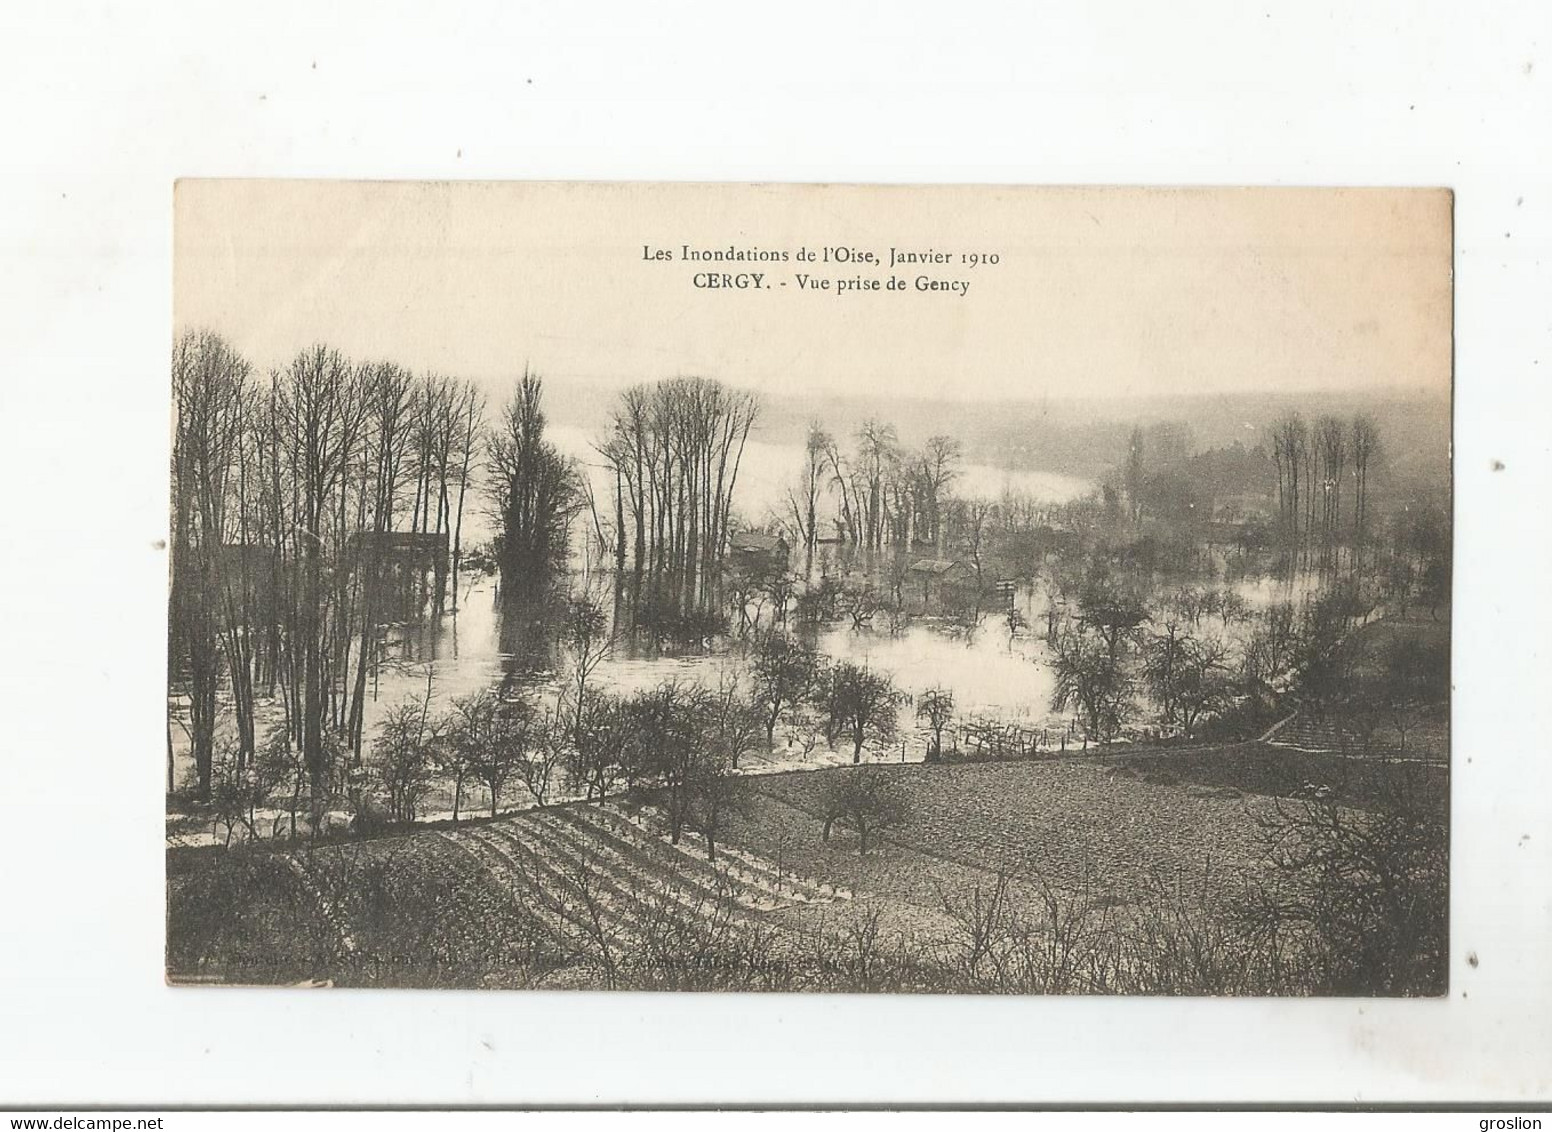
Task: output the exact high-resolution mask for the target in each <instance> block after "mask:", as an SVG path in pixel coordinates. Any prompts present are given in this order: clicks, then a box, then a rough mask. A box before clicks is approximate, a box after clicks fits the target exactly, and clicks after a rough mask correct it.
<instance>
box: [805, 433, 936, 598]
mask: <svg viewBox="0 0 1552 1132" xmlns="http://www.w3.org/2000/svg"><path fill="white" fill-rule="evenodd" d="M805 452H806V454H807V459H806V461H805V463H804V467H803V471H802V474H801V477H800V481H799V485H798V488H797V490H796V491H792V490H789V491H788V494H787V508H788V513H787V514H786V515H785V516H784V517H783V521H784V522H786V523H790V524H791V526H792V527H793V529H794V530H795V531H796V532H797V534H798V537H799V541H801V542H802V543H803V545H804V546H805V548H806V552H807V559H808V570H809V572H812V568H813V554H814V547H815V544H816V543H817V541H818V539H819V538H820V537H821V536H820V533H819V531H820V520H819V518H818V502H819V500H820V498H821V497H822V496H823V495H825V494H826V493H828V494H829V495H830V496H831V497H832V499H833V503H832V510H833V519H832V522H833V524H834V527H835V529H836V531H837V533H838V534H839V536H840V537H841V538H842V539H843V540H844V541H845V542H846V543H847V544H848V545H849V546H852V547H855V548H859V549H863V550H869V551H878V550H882V549H883V548H884V547H885V546H895V547H909V546H912V545H935V546H938V547H939V548H940V549H941V548H942V545H943V540H944V537H945V533H946V529H945V528H946V522H945V520H946V517H947V508H948V503H949V497H948V492H949V488H950V486H951V485H952V483H953V481H954V479H955V478H956V477H957V476H958V474H959V466H960V463H961V460H962V450H961V447H960V444H959V441H957V440H955V439H953V438H952V437H949V436H933V437H931V438H929V439H928V440H927V442H926V443H925V444H924V445H922V447H921V448H919V449H912V448H908V447H906V446H904V445H902V444H901V443H900V439H899V436H898V434H897V433H896V431H895V427H894V425H892V424H889V423H887V422H884V421H880V420H877V419H874V418H869V419H868V420H866V421H864V422H863V423H862V425H861V427H859V428H858V430H857V433H856V437H855V445H854V446H853V448H852V450H851V451H850V452H844V451H843V450H842V449H841V446H840V444H839V442H838V441H837V440H836V438H835V437H834V436H833V435H831V434H830V433H829V432H827V431H826V430H825V429H824V428H823V427H822V426H821V425H820V424H819V423H818V422H815V423H814V424H812V425H810V426H809V431H808V439H807V442H806V444H805Z"/></svg>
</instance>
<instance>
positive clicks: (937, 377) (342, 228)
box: [174, 181, 1452, 400]
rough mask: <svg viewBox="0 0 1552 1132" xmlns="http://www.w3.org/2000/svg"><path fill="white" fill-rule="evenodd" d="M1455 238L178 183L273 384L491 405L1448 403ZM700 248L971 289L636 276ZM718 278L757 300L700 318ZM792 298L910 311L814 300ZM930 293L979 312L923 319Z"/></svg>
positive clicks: (1285, 218)
mask: <svg viewBox="0 0 1552 1132" xmlns="http://www.w3.org/2000/svg"><path fill="white" fill-rule="evenodd" d="M1450 215H1451V202H1450V196H1449V194H1448V193H1447V192H1444V191H1437V190H1377V189H1374V190H1235V189H1228V190H1211V189H1208V190H1152V189H1054V190H1053V189H1025V188H1004V187H946V188H929V189H921V188H909V187H902V188H893V187H891V188H877V187H857V186H704V185H702V186H696V185H689V186H685V185H638V184H612V185H610V184H589V185H564V184H517V183H472V182H470V183H445V182H439V183H414V182H402V183H351V182H308V181H184V182H180V183H179V185H178V187H177V192H176V210H175V246H176V254H175V287H174V307H175V312H176V321H177V324H178V328H179V329H182V328H188V327H206V328H209V329H212V330H215V331H217V332H219V333H221V334H223V335H225V336H226V337H227V338H228V339H229V340H230V341H231V342H232V343H233V345H235V346H236V347H237V348H238V349H239V350H240V351H242V352H243V353H244V354H245V355H246V356H247V357H248V358H249V359H250V360H251V361H252V362H254V364H255V365H256V366H257V367H258V368H259V369H260V370H261V371H264V370H267V369H268V368H269V367H271V366H281V365H284V364H285V362H286V361H287V360H288V359H289V358H290V356H291V355H292V354H294V353H295V351H296V350H297V349H299V348H301V347H303V346H306V345H308V344H310V343H313V342H318V341H323V342H327V343H329V344H331V345H334V346H337V347H339V348H340V349H341V350H343V351H344V352H345V353H347V354H348V355H350V356H351V357H353V358H357V359H360V360H367V359H387V360H393V361H397V362H400V363H402V364H404V365H407V366H409V367H411V368H413V369H416V370H421V369H435V370H438V371H439V372H443V373H446V374H449V375H451V376H455V377H467V378H474V379H476V380H479V381H481V382H482V383H486V384H488V385H490V386H491V387H492V388H496V387H498V386H501V385H505V383H507V382H508V381H509V380H510V379H511V378H512V377H513V376H515V375H516V374H518V373H520V372H521V371H522V369H523V366H524V363H525V362H526V363H528V364H529V365H531V366H533V367H534V368H535V369H537V370H538V371H539V372H540V373H542V374H543V375H544V376H545V378H546V381H547V382H549V383H552V384H553V383H557V382H568V383H570V382H574V381H582V382H588V383H596V384H599V385H601V386H604V387H606V390H605V391H607V390H612V389H614V388H617V387H619V386H623V385H626V384H629V383H632V382H636V381H641V380H650V379H656V378H661V377H668V376H672V375H675V374H701V375H705V376H708V377H716V378H720V379H722V380H723V381H726V382H728V383H730V384H735V385H741V386H747V387H751V388H756V389H760V390H762V391H766V392H770V393H780V392H796V393H802V392H805V391H809V390H815V391H820V390H822V391H827V392H832V393H838V394H858V395H872V396H875V397H876V396H879V395H887V396H889V397H920V398H937V397H944V396H949V397H954V396H958V397H963V398H967V399H980V400H986V399H1029V400H1037V399H1043V398H1062V397H1118V398H1119V397H1127V396H1151V395H1158V394H1165V393H1170V392H1182V393H1208V392H1214V393H1215V392H1249V391H1256V390H1264V391H1267V392H1295V391H1303V390H1312V389H1330V388H1341V389H1350V390H1369V389H1375V390H1377V389H1405V390H1408V391H1417V392H1432V393H1444V392H1446V391H1447V390H1448V388H1449V380H1450V366H1451V356H1450V355H1451V348H1450V341H1451V254H1452V253H1451V239H1452V236H1451V222H1450ZM686 243H688V244H691V245H692V246H694V247H697V248H726V247H728V246H729V245H733V246H736V247H740V248H751V247H758V248H763V249H786V250H788V251H789V252H795V251H796V249H797V248H798V247H800V246H803V245H806V246H808V247H809V248H812V249H818V248H820V247H822V246H824V245H846V246H849V247H852V248H856V249H866V250H871V251H873V252H874V254H875V255H876V256H878V257H880V258H881V259H882V260H883V262H884V264H886V265H887V262H888V255H889V250H890V248H891V247H896V248H901V249H925V248H931V249H936V250H938V251H947V252H950V253H952V254H954V255H955V257H956V262H954V263H950V264H930V265H926V266H909V267H898V268H895V269H894V270H893V271H890V270H889V269H888V268H887V266H880V267H874V268H862V269H860V270H859V269H854V268H848V267H846V266H841V265H836V264H833V263H832V264H829V265H826V264H822V263H815V264H804V263H799V262H796V261H795V260H789V261H788V262H785V263H752V264H722V263H686V262H680V261H679V260H678V259H677V258H676V259H675V260H674V261H671V262H648V261H646V260H645V259H644V258H643V254H644V253H643V245H651V247H653V248H654V249H656V248H666V249H672V250H673V252H674V254H675V256H676V257H677V256H678V255H679V251H680V248H681V245H683V244H686ZM961 252H967V253H975V252H983V253H984V252H990V253H995V254H996V255H997V256H999V257H1000V262H999V263H998V264H997V265H995V266H986V265H983V266H978V267H974V268H972V267H969V266H966V265H964V264H961V263H959V262H957V256H958V253H961ZM705 270H711V271H714V272H718V273H720V272H760V273H762V274H763V275H764V277H765V278H764V280H763V282H764V284H765V288H766V289H762V290H752V289H751V290H743V291H738V290H731V291H728V290H700V289H696V288H695V287H694V286H692V285H691V281H692V277H693V276H694V274H695V273H696V272H699V271H705ZM799 272H807V273H810V274H812V275H814V276H829V277H846V278H850V277H852V276H856V275H863V276H865V277H876V278H878V279H880V280H884V279H888V278H889V277H890V275H891V274H893V275H898V276H900V277H901V278H903V279H904V280H905V281H906V283H907V287H908V289H907V290H905V291H902V292H883V291H881V292H869V293H863V294H843V295H837V294H835V293H834V292H833V291H832V292H809V291H804V290H800V289H799V288H798V285H797V281H796V274H797V273H799ZM918 275H927V276H929V277H932V278H934V279H943V280H963V281H968V283H969V290H968V291H967V292H966V293H965V294H964V295H958V294H954V293H949V292H918V291H916V290H915V289H914V281H915V279H916V277H917V276H918ZM782 282H785V283H787V286H785V287H783V286H780V285H779V284H780V283H782Z"/></svg>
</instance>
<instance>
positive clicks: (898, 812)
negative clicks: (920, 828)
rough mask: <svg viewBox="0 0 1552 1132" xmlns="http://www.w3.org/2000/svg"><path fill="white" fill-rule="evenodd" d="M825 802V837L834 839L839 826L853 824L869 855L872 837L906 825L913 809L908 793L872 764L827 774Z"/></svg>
mask: <svg viewBox="0 0 1552 1132" xmlns="http://www.w3.org/2000/svg"><path fill="white" fill-rule="evenodd" d="M821 806H822V813H823V821H824V830H823V835H822V836H823V840H825V841H829V840H830V831H831V830H832V829H833V828H834V827H835V826H837V825H844V826H849V827H851V828H852V829H853V830H855V831H856V834H857V853H858V855H859V856H866V855H867V852H868V839H869V838H870V837H877V836H878V835H879V834H881V833H883V832H884V831H885V830H889V829H893V828H895V827H897V826H900V825H902V824H903V823H904V822H905V820H906V818H907V817H908V816H909V813H910V809H909V806H908V805H907V803H906V800H905V795H904V794H903V793H902V792H901V791H900V789H899V788H898V786H897V785H896V784H895V783H894V781H893V780H892V779H891V778H890V777H889V776H888V775H887V774H886V773H884V772H882V771H880V770H877V769H875V768H872V767H857V768H855V769H852V770H847V771H837V772H834V773H831V774H829V775H827V776H826V779H825V786H824V791H823V794H822V795H821Z"/></svg>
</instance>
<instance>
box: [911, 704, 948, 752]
mask: <svg viewBox="0 0 1552 1132" xmlns="http://www.w3.org/2000/svg"><path fill="white" fill-rule="evenodd" d="M953 717H954V693H953V692H951V691H949V690H948V689H947V688H928V689H927V690H926V691H925V692H923V693H922V694H921V696H920V697H919V698H918V699H917V701H916V718H917V719H925V720H926V721H927V726H928V727H929V728H931V729H932V749H931V750H930V751H929V752H928V753H929V755H930V756H931V757H932V758H934V759H937V758H942V757H943V729H944V728H946V727H947V726H948V722H949V720H950V719H952V718H953Z"/></svg>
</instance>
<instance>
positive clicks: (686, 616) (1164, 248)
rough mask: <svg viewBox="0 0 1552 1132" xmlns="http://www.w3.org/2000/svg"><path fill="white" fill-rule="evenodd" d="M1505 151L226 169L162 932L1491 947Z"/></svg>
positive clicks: (262, 982)
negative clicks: (646, 169) (1461, 713)
mask: <svg viewBox="0 0 1552 1132" xmlns="http://www.w3.org/2000/svg"><path fill="white" fill-rule="evenodd" d="M1453 204H1454V202H1453V197H1452V194H1451V193H1450V192H1449V191H1448V190H1444V189H1380V188H1346V189H1338V188H1331V189H1308V188H1307V189H1288V188H1156V189H1154V188H1041V187H1010V186H995V187H994V186H951V187H950V186H927V185H919V186H911V185H894V186H866V185H782V184H715V185H713V184H693V183H677V184H674V183H624V182H622V183H583V182H571V183H564V182H416V181H379V182H357V181H307V180H265V179H259V180H201V179H191V180H183V181H180V182H179V183H178V184H177V185H176V188H175V191H174V200H173V238H174V247H173V286H172V290H173V302H172V308H173V324H172V326H171V327H170V334H169V347H170V349H169V372H168V383H167V389H168V402H167V410H168V428H169V436H170V445H169V450H170V453H171V461H170V466H169V468H168V478H167V489H168V497H167V502H168V507H169V512H168V513H169V528H168V530H169V532H170V535H169V538H168V545H167V553H168V566H169V571H168V578H167V583H168V589H167V601H166V609H167V678H166V704H165V721H166V744H165V760H164V762H163V763H162V765H159V766H153V765H151V762H152V761H154V754H153V756H152V757H151V759H150V760H149V761H148V762H147V765H146V766H145V776H146V778H147V780H149V778H150V776H151V775H157V776H158V777H159V778H160V779H161V781H162V783H163V788H164V789H165V795H166V829H165V843H166V894H167V918H166V951H165V955H166V972H165V973H166V979H167V981H168V982H169V983H171V984H173V985H174V986H177V987H218V986H277V987H280V986H283V987H314V988H345V987H378V988H461V989H472V988H482V989H493V990H495V989H499V990H668V991H812V992H846V993H855V992H887V993H928V994H989V995H1122V996H1290V997H1397V998H1403V997H1429V998H1436V997H1439V996H1443V995H1446V994H1447V993H1448V992H1449V989H1450V988H1449V969H1450V963H1449V957H1450V946H1449V941H1450V916H1449V909H1450V889H1449V876H1450V775H1451V761H1450V753H1451V751H1450V733H1451V732H1450V722H1451V715H1450V701H1451V682H1450V647H1451V595H1452V564H1453V546H1454V539H1453V533H1452V449H1451V419H1452V376H1453V301H1454V294H1453V275H1452V257H1453V251H1454V232H1453V223H1452V213H1453ZM151 699H152V700H154V696H152V697H151ZM180 993H183V992H180ZM186 993H189V994H194V995H198V994H202V993H206V992H203V991H189V992H186ZM209 993H216V992H213V991H212V992H209Z"/></svg>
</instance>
